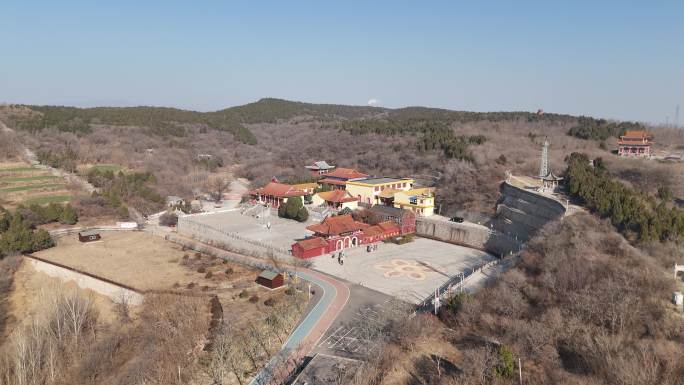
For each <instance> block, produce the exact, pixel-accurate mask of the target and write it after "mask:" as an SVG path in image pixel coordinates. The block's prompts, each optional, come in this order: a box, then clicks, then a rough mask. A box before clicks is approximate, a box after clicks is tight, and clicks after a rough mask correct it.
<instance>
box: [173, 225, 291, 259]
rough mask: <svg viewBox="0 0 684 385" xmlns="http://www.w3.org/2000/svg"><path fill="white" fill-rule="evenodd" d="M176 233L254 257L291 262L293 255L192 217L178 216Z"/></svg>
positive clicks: (287, 250) (285, 250) (288, 251)
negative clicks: (194, 219)
mask: <svg viewBox="0 0 684 385" xmlns="http://www.w3.org/2000/svg"><path fill="white" fill-rule="evenodd" d="M177 231H178V234H181V235H184V236H187V237H190V238H193V239H196V240H198V241H200V242H203V243H209V244H221V245H223V246H224V247H225V248H226V249H227V250H230V251H235V252H238V253H247V254H249V255H253V256H255V257H260V258H268V259H273V258H275V259H278V260H282V261H284V262H292V259H293V257H292V256H291V252H290V250H289V249H285V248H283V247H277V246H274V245H272V244H270V243H268V242H263V241H259V240H256V239H251V238H248V237H244V236H242V235H240V234H238V233H234V232H230V231H226V230H224V229H222V228H221V227H220V226H219V227H214V226H210V225H207V224H206V223H201V222H197V221H193V220H192V217H190V216H187V217H180V218H178V226H177Z"/></svg>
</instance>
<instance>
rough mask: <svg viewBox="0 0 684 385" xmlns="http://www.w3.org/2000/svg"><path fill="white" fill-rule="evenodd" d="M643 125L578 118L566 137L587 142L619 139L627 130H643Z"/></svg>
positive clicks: (585, 117) (584, 117)
mask: <svg viewBox="0 0 684 385" xmlns="http://www.w3.org/2000/svg"><path fill="white" fill-rule="evenodd" d="M645 129H646V128H645V127H644V125H643V124H641V123H636V122H609V121H607V120H606V119H595V118H591V117H587V116H580V117H579V118H578V119H577V124H576V125H575V126H573V127H571V128H570V130H569V131H568V135H570V136H574V137H576V138H580V139H587V140H606V139H608V138H610V137H615V138H617V137H619V136H620V135H623V134H624V133H625V131H627V130H645Z"/></svg>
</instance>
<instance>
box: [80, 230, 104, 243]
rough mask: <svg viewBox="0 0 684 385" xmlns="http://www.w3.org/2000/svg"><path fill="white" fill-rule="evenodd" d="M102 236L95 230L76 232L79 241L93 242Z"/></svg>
mask: <svg viewBox="0 0 684 385" xmlns="http://www.w3.org/2000/svg"><path fill="white" fill-rule="evenodd" d="M101 238H102V237H101V236H100V233H98V232H97V231H95V230H86V231H79V232H78V240H79V241H81V242H94V241H99V240H100V239H101Z"/></svg>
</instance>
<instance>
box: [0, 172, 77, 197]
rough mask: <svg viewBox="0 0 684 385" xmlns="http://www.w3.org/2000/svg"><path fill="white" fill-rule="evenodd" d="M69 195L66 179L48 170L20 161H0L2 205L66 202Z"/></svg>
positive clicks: (0, 195)
mask: <svg viewBox="0 0 684 385" xmlns="http://www.w3.org/2000/svg"><path fill="white" fill-rule="evenodd" d="M71 196H72V194H71V192H70V191H69V189H68V188H67V184H66V181H65V180H64V179H63V178H61V177H58V176H54V175H51V174H50V172H49V171H46V170H43V169H39V168H35V167H32V166H31V165H29V164H27V163H21V162H11V163H0V204H1V205H3V206H6V207H8V208H14V207H16V206H17V205H19V204H22V203H23V204H41V205H42V204H47V203H51V202H58V203H59V202H68V201H69V200H70V199H71Z"/></svg>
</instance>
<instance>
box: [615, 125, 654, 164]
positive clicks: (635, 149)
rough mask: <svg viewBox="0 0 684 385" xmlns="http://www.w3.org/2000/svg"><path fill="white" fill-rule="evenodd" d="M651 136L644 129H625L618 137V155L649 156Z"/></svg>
mask: <svg viewBox="0 0 684 385" xmlns="http://www.w3.org/2000/svg"><path fill="white" fill-rule="evenodd" d="M653 143H654V142H653V136H652V135H651V134H649V133H648V132H646V131H627V132H625V134H624V135H621V136H620V139H618V155H619V156H634V157H644V158H647V157H650V156H651V154H652V153H651V145H653Z"/></svg>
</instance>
